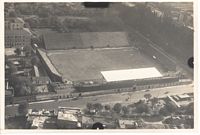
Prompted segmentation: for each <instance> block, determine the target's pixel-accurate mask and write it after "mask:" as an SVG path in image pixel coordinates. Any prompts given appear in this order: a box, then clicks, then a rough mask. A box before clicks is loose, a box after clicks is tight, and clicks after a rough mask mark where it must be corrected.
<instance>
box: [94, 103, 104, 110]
mask: <svg viewBox="0 0 200 135" xmlns="http://www.w3.org/2000/svg"><path fill="white" fill-rule="evenodd" d="M93 106H94V108H95V109H96V110H98V111H100V110H102V109H103V106H102V105H101V104H100V103H96V104H94V105H93Z"/></svg>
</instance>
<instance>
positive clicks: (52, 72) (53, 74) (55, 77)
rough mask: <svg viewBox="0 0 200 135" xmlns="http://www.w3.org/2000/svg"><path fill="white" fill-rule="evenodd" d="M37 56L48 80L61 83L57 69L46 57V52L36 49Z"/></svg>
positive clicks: (60, 76)
mask: <svg viewBox="0 0 200 135" xmlns="http://www.w3.org/2000/svg"><path fill="white" fill-rule="evenodd" d="M37 54H38V56H39V58H40V60H41V62H42V64H43V66H44V68H45V69H46V71H47V73H48V75H49V77H50V79H51V80H52V81H63V80H62V75H61V74H60V73H59V72H58V71H57V69H56V68H55V67H54V65H53V64H52V63H51V61H50V59H49V58H48V56H47V55H46V52H45V51H43V50H41V49H37Z"/></svg>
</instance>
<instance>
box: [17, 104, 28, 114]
mask: <svg viewBox="0 0 200 135" xmlns="http://www.w3.org/2000/svg"><path fill="white" fill-rule="evenodd" d="M27 112H28V102H23V103H20V104H19V106H18V113H19V114H20V115H26V114H27Z"/></svg>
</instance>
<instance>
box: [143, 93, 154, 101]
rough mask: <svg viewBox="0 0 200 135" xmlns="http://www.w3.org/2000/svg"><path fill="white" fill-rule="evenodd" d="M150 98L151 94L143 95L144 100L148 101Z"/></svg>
mask: <svg viewBox="0 0 200 135" xmlns="http://www.w3.org/2000/svg"><path fill="white" fill-rule="evenodd" d="M151 97H152V95H151V94H145V95H144V98H146V99H147V100H149V99H150V98H151Z"/></svg>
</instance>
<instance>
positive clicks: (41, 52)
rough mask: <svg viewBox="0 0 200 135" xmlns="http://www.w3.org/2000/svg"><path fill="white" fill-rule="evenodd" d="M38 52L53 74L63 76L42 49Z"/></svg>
mask: <svg viewBox="0 0 200 135" xmlns="http://www.w3.org/2000/svg"><path fill="white" fill-rule="evenodd" d="M38 52H39V53H40V55H41V57H42V58H43V60H44V61H45V63H46V64H47V65H48V67H49V69H50V70H51V72H52V73H54V74H55V75H58V76H61V74H60V73H59V72H58V71H57V69H56V68H55V67H54V65H53V64H52V63H51V61H50V59H49V58H48V56H47V55H46V53H45V52H44V51H42V50H40V49H38Z"/></svg>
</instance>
